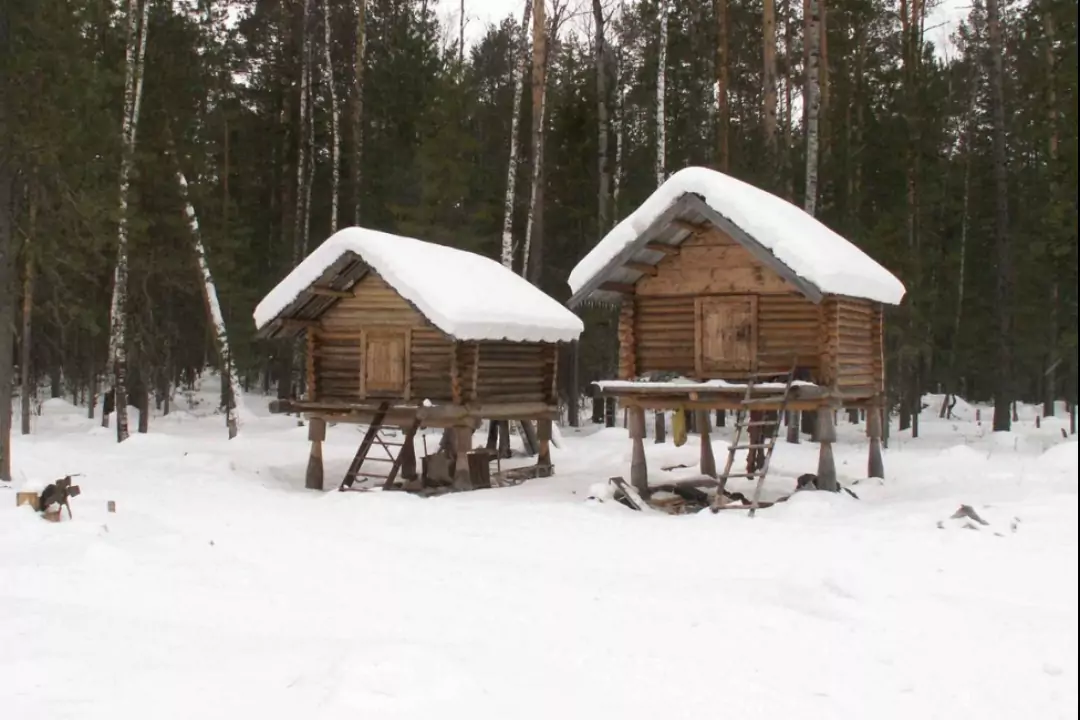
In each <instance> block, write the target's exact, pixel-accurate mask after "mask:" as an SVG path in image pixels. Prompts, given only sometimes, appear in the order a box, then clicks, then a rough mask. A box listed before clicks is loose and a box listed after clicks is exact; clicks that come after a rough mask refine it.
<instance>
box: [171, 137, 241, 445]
mask: <svg viewBox="0 0 1080 720" xmlns="http://www.w3.org/2000/svg"><path fill="white" fill-rule="evenodd" d="M176 162H177V168H176V182H177V184H179V186H180V196H181V198H183V200H184V212H185V213H186V215H187V221H188V229H189V230H191V243H192V247H193V249H194V251H195V262H196V264H197V265H198V268H199V277H200V279H201V280H202V291H203V301H204V302H205V303H206V314H207V319H208V320H209V321H210V326H211V327H212V328H213V329H214V345H215V347H216V349H217V352H218V360H219V364H218V372H219V374H220V377H221V382H222V383H223V384H224V385H225V388H226V391H225V395H226V401H225V425H226V427H227V428H228V429H229V439H230V440H231V439H233V438H234V437H236V434H237V433H238V432H239V431H240V417H239V414H240V411H242V410H243V407H244V396H243V389H242V388H241V385H240V375H239V373H237V372H236V364H235V363H234V362H233V356H232V351H231V350H230V349H229V348H230V346H229V333H228V331H227V330H226V328H225V315H224V313H222V311H221V303H220V302H219V301H218V294H217V286H216V285H215V284H214V276H213V275H211V274H210V264H209V263H208V262H207V260H206V250H205V248H204V247H203V243H202V233H201V231H200V230H199V218H198V216H197V215H196V214H195V206H194V205H192V204H191V198H190V195H189V193H188V183H187V178H186V177H184V171H183V170H181V169H180V167H179V162H180V158H176ZM165 386H166V389H167V388H168V383H167V382H166V385H165Z"/></svg>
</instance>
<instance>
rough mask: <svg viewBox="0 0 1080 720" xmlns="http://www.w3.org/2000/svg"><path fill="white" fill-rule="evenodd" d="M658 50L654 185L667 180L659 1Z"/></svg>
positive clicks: (663, 19)
mask: <svg viewBox="0 0 1080 720" xmlns="http://www.w3.org/2000/svg"><path fill="white" fill-rule="evenodd" d="M658 11H659V13H660V37H659V43H660V49H659V50H658V51H657V58H656V185H657V187H659V186H660V185H663V184H664V180H666V179H667V121H666V118H665V116H664V111H665V110H666V106H665V103H664V96H665V85H666V83H665V80H666V78H667V47H668V0H660V7H659V9H658Z"/></svg>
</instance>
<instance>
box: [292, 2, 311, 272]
mask: <svg viewBox="0 0 1080 720" xmlns="http://www.w3.org/2000/svg"><path fill="white" fill-rule="evenodd" d="M311 3H312V0H304V5H303V13H304V16H303V20H302V22H301V23H300V99H299V102H300V121H299V123H298V125H297V129H296V205H295V208H296V214H295V215H294V216H293V265H294V266H296V265H299V264H300V261H301V260H303V259H304V249H305V248H304V245H305V244H306V238H305V237H304V186H305V181H306V177H305V175H306V170H307V142H308V132H307V125H308V96H309V92H308V86H309V85H310V83H311V51H310V48H309V37H308V36H309V35H310V33H309V32H308V31H309V24H310V20H311Z"/></svg>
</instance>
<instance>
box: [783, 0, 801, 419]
mask: <svg viewBox="0 0 1080 720" xmlns="http://www.w3.org/2000/svg"><path fill="white" fill-rule="evenodd" d="M791 36H792V32H791V0H785V2H784V63H785V68H784V69H785V73H784V149H783V158H782V161H781V163H780V166H781V170H782V172H783V174H784V183H783V184H784V199H786V200H787V201H788V202H792V201H794V199H795V175H794V173H793V172H792V168H791V150H792V147H793V144H794V143H793V142H792V128H793V127H794V125H795V118H794V117H793V116H792V97H791V96H792V92H791V88H792V85H793V83H792V76H793V74H794V70H793V68H792V62H791V53H792V50H791V47H792V37H791ZM795 437H796V438H798V434H796V435H795Z"/></svg>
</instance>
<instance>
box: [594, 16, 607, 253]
mask: <svg viewBox="0 0 1080 720" xmlns="http://www.w3.org/2000/svg"><path fill="white" fill-rule="evenodd" d="M592 9H593V23H594V24H595V26H596V37H595V41H594V42H595V52H596V57H595V63H596V126H597V127H596V135H597V147H598V152H597V165H598V167H597V174H598V177H599V187H598V189H597V197H596V206H597V210H596V225H597V237H598V238H602V237H604V234H605V233H607V231H608V229H609V228H610V227H611V220H610V216H609V213H608V207H609V204H610V203H609V200H610V195H611V168H610V167H609V166H608V126H609V120H608V98H607V85H608V84H607V74H608V60H607V46H606V42H605V40H604V8H603V6H602V5H601V3H600V0H592Z"/></svg>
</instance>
